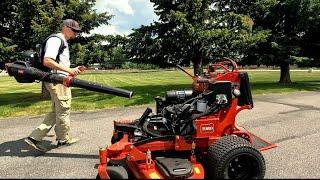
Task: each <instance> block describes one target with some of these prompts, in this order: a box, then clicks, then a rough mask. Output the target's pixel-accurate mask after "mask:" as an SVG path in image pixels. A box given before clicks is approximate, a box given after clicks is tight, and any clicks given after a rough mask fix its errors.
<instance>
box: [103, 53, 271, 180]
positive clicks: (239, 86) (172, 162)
mask: <svg viewBox="0 0 320 180" xmlns="http://www.w3.org/2000/svg"><path fill="white" fill-rule="evenodd" d="M177 67H178V68H179V69H181V70H182V71H184V72H185V73H187V74H188V75H189V76H191V78H192V79H193V84H192V90H182V91H167V92H166V94H165V97H156V98H155V100H156V112H155V113H152V109H150V108H147V109H146V110H145V112H144V113H143V114H142V116H141V117H140V118H139V119H136V120H131V121H130V120H116V121H114V132H113V136H112V139H111V145H109V146H107V147H105V148H100V150H99V155H100V163H99V166H98V175H97V178H98V179H109V178H111V179H113V178H115V179H128V178H130V179H131V178H133V179H161V178H165V179H182V178H183V179H202V178H209V179H216V178H226V179H229V178H230V179H248V178H259V179H260V178H263V177H264V175H265V170H266V165H265V161H264V158H263V156H262V154H261V153H260V151H263V150H267V149H270V148H273V147H276V145H274V144H271V143H269V142H267V141H265V140H263V139H261V138H259V137H258V136H256V135H254V134H252V133H250V132H249V131H247V130H246V129H244V128H242V127H237V126H236V125H235V117H236V115H237V114H238V113H239V112H240V111H242V110H244V109H251V108H253V100H252V96H251V89H250V85H249V77H248V74H247V73H246V72H240V71H239V69H238V67H237V64H236V63H235V62H234V61H233V60H231V59H228V58H224V59H222V60H221V61H219V62H216V63H213V64H209V65H208V68H207V72H205V73H204V75H203V76H199V75H194V76H192V75H191V74H189V73H188V72H187V71H185V70H184V69H183V68H182V67H180V66H177Z"/></svg>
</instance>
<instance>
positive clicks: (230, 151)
mask: <svg viewBox="0 0 320 180" xmlns="http://www.w3.org/2000/svg"><path fill="white" fill-rule="evenodd" d="M207 168H208V170H207V172H208V174H207V176H208V178H209V179H251V178H253V179H256V178H257V179H262V178H263V177H264V175H265V171H266V165H265V161H264V158H263V156H262V154H261V153H260V151H258V150H257V149H255V148H254V147H253V146H252V145H251V144H250V143H249V142H248V141H247V140H245V139H243V138H241V137H238V136H234V135H230V136H224V137H222V138H220V139H219V140H217V141H216V142H215V143H214V144H212V145H211V146H210V147H209V150H208V161H207Z"/></svg>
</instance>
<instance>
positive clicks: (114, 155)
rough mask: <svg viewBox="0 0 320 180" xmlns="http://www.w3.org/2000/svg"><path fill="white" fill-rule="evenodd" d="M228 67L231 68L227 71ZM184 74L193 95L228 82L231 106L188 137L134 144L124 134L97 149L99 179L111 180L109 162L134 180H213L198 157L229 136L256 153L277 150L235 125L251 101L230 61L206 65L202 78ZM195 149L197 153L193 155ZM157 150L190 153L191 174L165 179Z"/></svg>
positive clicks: (200, 122) (198, 123) (199, 123)
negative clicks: (120, 166) (120, 165)
mask: <svg viewBox="0 0 320 180" xmlns="http://www.w3.org/2000/svg"><path fill="white" fill-rule="evenodd" d="M230 67H231V68H232V69H230ZM178 68H180V69H182V68H181V67H180V66H178ZM182 70H183V69H182ZM183 71H184V72H186V73H187V74H188V75H189V76H191V77H192V79H193V83H192V90H193V93H194V94H200V93H203V92H207V91H208V90H209V89H210V87H209V86H210V84H212V83H220V82H230V84H231V86H232V96H231V102H230V105H229V106H227V107H224V108H222V109H220V110H219V111H217V112H214V113H210V114H207V115H204V116H201V117H198V118H197V119H195V120H194V126H195V129H196V131H195V133H194V134H193V135H192V136H191V138H190V137H189V138H185V137H184V136H181V135H175V136H172V137H171V138H161V137H159V138H157V137H155V138H152V140H148V141H142V142H134V140H133V139H132V134H130V133H126V132H124V134H123V136H122V137H121V138H120V139H119V140H118V141H117V142H115V143H114V144H111V145H109V146H107V147H105V148H100V149H99V156H100V163H99V166H98V176H97V177H98V178H101V179H109V178H113V177H110V174H109V171H108V168H110V167H109V166H108V162H109V161H123V162H124V164H125V166H126V170H127V171H129V172H130V173H131V174H132V176H133V177H134V178H137V179H163V178H188V179H203V178H208V177H209V178H213V177H210V176H208V175H206V173H205V169H206V168H205V165H204V164H203V163H202V162H200V161H199V157H200V159H201V158H204V157H206V156H207V155H208V150H209V149H210V148H211V146H213V145H214V144H215V143H216V142H218V140H219V139H220V140H221V139H222V137H225V136H228V138H229V139H233V138H234V137H235V136H236V137H240V138H242V139H244V140H246V141H247V142H249V145H250V147H253V148H254V149H257V150H259V151H264V150H267V149H270V148H274V147H276V145H275V144H272V143H269V142H267V141H266V140H264V139H262V138H260V137H258V136H256V135H254V134H252V133H251V132H249V131H248V130H246V129H245V128H243V127H237V126H236V123H235V121H236V116H237V114H238V113H239V112H241V111H242V110H245V109H252V108H253V100H252V96H251V90H250V86H249V78H248V74H247V73H245V72H241V71H240V70H239V68H238V66H237V64H236V63H235V62H234V61H233V60H231V59H228V58H224V59H223V60H222V61H219V62H216V63H212V64H209V65H208V68H207V72H206V73H205V74H204V75H203V76H199V75H194V76H192V75H191V74H189V73H188V72H187V71H185V70H183ZM133 122H134V121H125V120H123V121H114V126H115V127H116V126H117V125H119V124H132V123H133ZM115 129H116V128H115ZM117 136H118V132H117V131H116V130H115V131H114V134H113V137H117ZM237 141H238V140H237ZM240 141H241V142H242V140H239V142H240ZM230 142H231V141H230ZM218 144H219V143H218ZM222 144H223V143H222ZM231 144H232V143H231ZM249 145H248V146H249ZM246 146H247V145H246ZM222 147H223V146H222ZM213 149H214V148H213ZM196 150H197V154H196V153H195V151H196ZM158 151H162V152H176V153H177V154H179V152H186V151H187V152H190V154H189V155H187V157H188V158H187V159H188V161H189V162H190V164H191V166H192V167H191V168H192V170H191V171H192V173H191V174H190V175H188V176H183V175H182V176H179V177H178V176H176V177H168V176H166V175H164V173H163V172H162V171H161V170H160V169H159V167H158V166H157V163H156V161H157V160H156V159H155V158H154V157H153V154H154V152H158ZM230 152H231V150H230ZM209 154H210V153H209ZM210 156H211V155H210ZM213 156H214V155H213ZM204 159H205V158H204ZM263 163H264V162H263ZM209 164H210V163H209ZM216 168H218V167H216ZM263 176H264V172H263ZM262 178H263V177H262Z"/></svg>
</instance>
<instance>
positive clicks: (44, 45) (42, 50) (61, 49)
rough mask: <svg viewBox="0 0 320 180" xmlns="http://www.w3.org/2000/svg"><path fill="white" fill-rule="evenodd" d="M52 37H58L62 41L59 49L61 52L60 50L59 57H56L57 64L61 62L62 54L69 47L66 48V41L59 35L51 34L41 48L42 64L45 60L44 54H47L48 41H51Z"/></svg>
mask: <svg viewBox="0 0 320 180" xmlns="http://www.w3.org/2000/svg"><path fill="white" fill-rule="evenodd" d="M51 37H57V38H59V39H60V40H61V44H60V47H59V50H58V54H57V57H56V62H59V61H60V54H62V52H63V50H64V49H65V48H66V47H67V46H65V44H64V41H63V39H61V37H60V36H58V35H57V34H51V35H50V36H48V37H47V38H46V39H45V40H44V41H43V42H42V46H41V51H40V54H41V56H40V58H41V63H42V62H43V58H44V54H45V48H46V44H47V41H48V39H50V38H51Z"/></svg>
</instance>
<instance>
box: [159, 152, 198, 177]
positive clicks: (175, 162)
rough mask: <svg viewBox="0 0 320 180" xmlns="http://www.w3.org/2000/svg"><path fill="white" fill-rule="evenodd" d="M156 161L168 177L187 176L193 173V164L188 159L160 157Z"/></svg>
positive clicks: (160, 169)
mask: <svg viewBox="0 0 320 180" xmlns="http://www.w3.org/2000/svg"><path fill="white" fill-rule="evenodd" d="M155 162H156V165H157V168H158V169H159V171H160V172H161V173H162V174H163V175H165V176H166V178H170V179H172V178H187V177H189V176H191V175H192V164H191V163H190V161H189V160H188V159H182V158H165V157H158V158H156V161H155Z"/></svg>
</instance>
